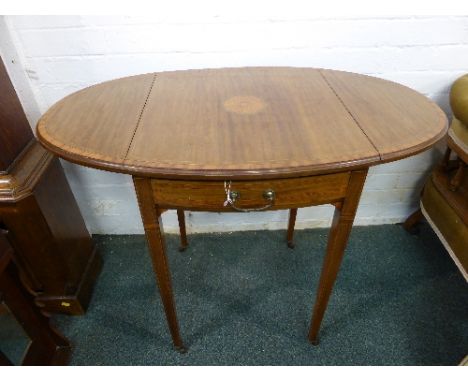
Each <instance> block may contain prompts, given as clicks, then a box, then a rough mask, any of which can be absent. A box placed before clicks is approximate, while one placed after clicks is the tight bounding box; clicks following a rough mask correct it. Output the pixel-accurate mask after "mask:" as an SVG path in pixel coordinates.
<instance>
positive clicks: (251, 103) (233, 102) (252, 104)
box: [223, 96, 266, 114]
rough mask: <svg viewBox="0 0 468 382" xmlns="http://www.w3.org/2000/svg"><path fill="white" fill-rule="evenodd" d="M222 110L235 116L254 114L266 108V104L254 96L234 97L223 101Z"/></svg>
mask: <svg viewBox="0 0 468 382" xmlns="http://www.w3.org/2000/svg"><path fill="white" fill-rule="evenodd" d="M223 105H224V109H226V110H227V111H229V112H231V113H236V114H256V113H258V112H259V111H261V110H263V109H264V108H265V107H266V103H265V102H264V101H263V100H262V99H261V98H258V97H255V96H235V97H231V98H228V99H227V100H226V101H224V104H223Z"/></svg>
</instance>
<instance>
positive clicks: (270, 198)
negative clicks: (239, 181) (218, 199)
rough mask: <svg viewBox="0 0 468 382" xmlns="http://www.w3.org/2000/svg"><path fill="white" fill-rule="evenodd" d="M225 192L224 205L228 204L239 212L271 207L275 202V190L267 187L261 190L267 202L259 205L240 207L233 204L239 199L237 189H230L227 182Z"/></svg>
mask: <svg viewBox="0 0 468 382" xmlns="http://www.w3.org/2000/svg"><path fill="white" fill-rule="evenodd" d="M226 194H227V200H226V202H225V203H224V205H225V206H226V205H228V204H229V205H230V206H231V207H232V208H233V209H235V210H236V211H239V212H253V211H264V210H267V209H268V208H270V207H272V206H273V205H274V204H275V197H276V194H275V191H273V190H271V189H268V190H265V191H263V199H265V200H266V201H267V202H268V204H266V205H264V206H261V207H254V208H242V207H237V206H236V204H235V203H236V201H237V200H238V199H240V192H239V191H235V190H232V191H231V189H230V184H229V188H228V189H227V190H226Z"/></svg>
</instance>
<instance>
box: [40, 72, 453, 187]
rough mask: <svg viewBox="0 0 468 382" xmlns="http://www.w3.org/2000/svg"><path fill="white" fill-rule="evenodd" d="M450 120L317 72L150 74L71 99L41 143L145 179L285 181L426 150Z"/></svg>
mask: <svg viewBox="0 0 468 382" xmlns="http://www.w3.org/2000/svg"><path fill="white" fill-rule="evenodd" d="M446 130H447V117H446V115H445V114H444V112H443V111H442V110H441V109H440V108H439V107H438V106H437V105H436V104H435V103H433V102H432V101H430V100H429V99H428V98H426V97H424V96H423V95H421V94H419V93H417V92H416V91H414V90H411V89H409V88H407V87H405V86H402V85H399V84H396V83H393V82H390V81H386V80H382V79H378V78H374V77H369V76H364V75H359V74H354V73H348V72H341V71H335V70H325V69H311V68H292V67H264V68H260V67H253V68H228V69H202V70H186V71H174V72H162V73H150V74H143V75H137V76H132V77H126V78H121V79H117V80H113V81H109V82H104V83H101V84H98V85H94V86H91V87H89V88H86V89H83V90H80V91H78V92H76V93H73V94H71V95H69V96H67V97H65V98H64V99H62V100H61V101H59V102H57V103H56V104H55V105H53V106H52V107H51V108H50V109H49V110H48V111H47V112H46V113H45V114H44V115H43V116H42V118H41V119H40V120H39V122H38V127H37V134H38V138H39V140H40V142H41V143H42V144H43V145H44V146H45V147H46V148H47V149H49V150H50V151H52V152H53V153H55V154H57V155H58V156H60V157H62V158H64V159H67V160H69V161H71V162H75V163H78V164H82V165H86V166H90V167H95V168H99V169H104V170H110V171H116V172H123V173H127V174H133V175H140V176H150V177H154V178H174V179H181V178H190V179H192V178H193V179H207V178H209V179H223V180H226V179H254V178H286V177H293V176H306V175H313V174H323V173H330V172H336V171H344V170H347V169H358V168H366V167H369V166H371V165H376V164H380V163H383V162H388V161H392V160H396V159H400V158H404V157H406V156H409V155H412V154H416V153H418V152H420V151H423V150H425V149H427V148H428V147H430V146H431V145H433V144H434V143H436V142H437V141H438V140H439V139H440V138H442V137H443V136H444V134H445V133H446Z"/></svg>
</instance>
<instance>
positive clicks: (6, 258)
mask: <svg viewBox="0 0 468 382" xmlns="http://www.w3.org/2000/svg"><path fill="white" fill-rule="evenodd" d="M13 257H14V256H13V249H12V247H11V246H10V245H9V243H8V241H7V240H6V238H5V237H4V235H3V234H2V233H0V295H1V296H2V298H3V299H4V301H5V303H6V305H7V306H8V308H9V311H10V312H11V313H12V315H13V316H14V318H15V319H16V320H17V321H18V323H19V324H20V325H21V327H22V328H23V330H24V332H25V334H26V335H27V336H28V337H29V339H30V340H31V342H30V343H29V345H28V348H27V349H26V352H25V354H24V357H23V359H22V362H21V364H22V365H30V366H32V365H34V366H46V365H66V364H67V363H68V359H69V357H70V353H71V346H70V343H69V342H68V340H67V339H66V338H65V337H63V336H62V334H60V333H59V332H57V331H56V330H55V329H54V328H53V327H51V326H50V322H49V318H48V317H47V316H46V315H45V314H43V313H42V312H41V311H40V309H39V308H38V307H37V306H36V305H35V303H34V298H33V296H32V295H31V294H30V293H29V292H28V291H27V290H26V289H25V288H24V286H23V284H22V282H21V280H20V276H19V273H18V269H17V267H16V266H15V264H14V262H13ZM2 363H3V364H4V365H8V364H9V365H11V362H9V360H8V359H7V358H6V357H5V356H4V355H2V354H0V365H1V364H2Z"/></svg>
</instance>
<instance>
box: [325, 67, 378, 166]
mask: <svg viewBox="0 0 468 382" xmlns="http://www.w3.org/2000/svg"><path fill="white" fill-rule="evenodd" d="M319 73H320V75H321V76H322V78H323V80H324V81H325V82H326V84H327V85H328V87H329V88H330V89H331V91H332V92H333V93H334V94H335V96H336V98H338V100H339V101H340V102H341V104H342V105H343V107H344V108H345V110H346V111H347V112H348V114H349V115H350V116H351V118H352V119H353V121H354V122H355V123H356V125H357V126H358V127H359V129H361V131H362V133H363V134H364V135H365V136H366V138H367V140H368V141H369V142H370V144H371V145H372V147H373V148H374V149H375V151H376V152H377V154H379V158H380V160H383V158H382V155H380V151H379V150H378V149H377V147H376V146H375V145H374V142H372V140H371V139H370V138H369V136H368V135H367V134H366V132H365V130H364V129H363V128H362V126H361V125H360V124H359V122H358V121H357V119H356V118H355V117H354V115H353V113H351V110H349V109H348V107H347V106H346V104H345V103H344V101H343V100H342V99H341V97H340V96H339V95H338V93H337V92H336V90H335V88H334V87H333V86H332V85H331V84H330V82H329V81H328V80H327V77H325V76H324V74H323V73H322V70H319Z"/></svg>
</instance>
